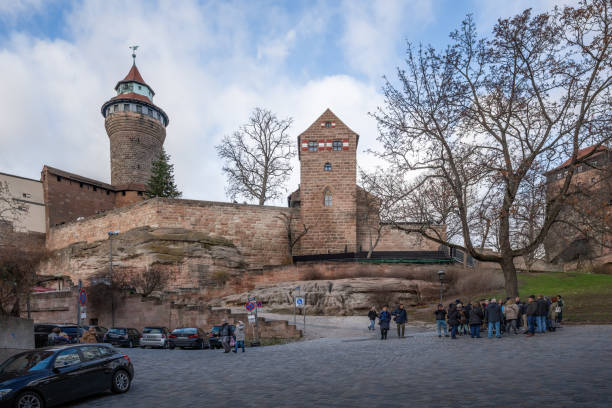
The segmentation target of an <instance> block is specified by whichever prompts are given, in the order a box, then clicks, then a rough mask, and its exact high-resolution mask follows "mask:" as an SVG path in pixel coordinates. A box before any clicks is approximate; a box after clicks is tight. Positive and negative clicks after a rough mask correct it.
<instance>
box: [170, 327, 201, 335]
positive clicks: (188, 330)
mask: <svg viewBox="0 0 612 408" xmlns="http://www.w3.org/2000/svg"><path fill="white" fill-rule="evenodd" d="M197 332H198V329H192V328H185V329H175V330H174V331H173V332H172V334H196V333H197Z"/></svg>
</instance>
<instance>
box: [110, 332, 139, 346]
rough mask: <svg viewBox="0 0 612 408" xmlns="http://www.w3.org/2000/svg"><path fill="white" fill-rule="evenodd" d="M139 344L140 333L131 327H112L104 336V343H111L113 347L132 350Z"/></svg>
mask: <svg viewBox="0 0 612 408" xmlns="http://www.w3.org/2000/svg"><path fill="white" fill-rule="evenodd" d="M139 342H140V332H139V331H138V330H136V329H134V328H131V327H113V328H111V329H109V330H108V331H107V332H106V334H105V335H104V343H111V344H112V345H113V346H126V347H129V348H132V347H135V346H138V344H139Z"/></svg>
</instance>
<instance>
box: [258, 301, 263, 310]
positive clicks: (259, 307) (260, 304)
mask: <svg viewBox="0 0 612 408" xmlns="http://www.w3.org/2000/svg"><path fill="white" fill-rule="evenodd" d="M262 307H263V303H261V300H260V301H259V302H257V308H258V309H261V308H262Z"/></svg>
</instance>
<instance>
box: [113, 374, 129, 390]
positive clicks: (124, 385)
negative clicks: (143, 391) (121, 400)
mask: <svg viewBox="0 0 612 408" xmlns="http://www.w3.org/2000/svg"><path fill="white" fill-rule="evenodd" d="M131 384H132V380H131V379H130V375H129V374H128V373H127V371H125V370H117V371H115V374H113V383H112V385H111V389H112V390H113V392H114V393H116V394H121V393H124V392H126V391H128V390H129V389H130V385H131Z"/></svg>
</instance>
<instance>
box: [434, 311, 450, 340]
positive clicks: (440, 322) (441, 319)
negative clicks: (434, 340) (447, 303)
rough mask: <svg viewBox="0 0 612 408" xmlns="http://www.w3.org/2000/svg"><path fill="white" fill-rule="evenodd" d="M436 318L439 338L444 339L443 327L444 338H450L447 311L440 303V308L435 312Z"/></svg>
mask: <svg viewBox="0 0 612 408" xmlns="http://www.w3.org/2000/svg"><path fill="white" fill-rule="evenodd" d="M434 315H435V316H436V328H437V329H438V337H442V330H441V329H442V327H444V337H448V331H447V330H446V310H445V309H444V306H443V305H442V304H441V303H440V304H439V305H438V308H437V309H436V310H434Z"/></svg>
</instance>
